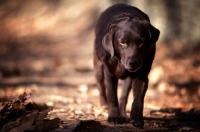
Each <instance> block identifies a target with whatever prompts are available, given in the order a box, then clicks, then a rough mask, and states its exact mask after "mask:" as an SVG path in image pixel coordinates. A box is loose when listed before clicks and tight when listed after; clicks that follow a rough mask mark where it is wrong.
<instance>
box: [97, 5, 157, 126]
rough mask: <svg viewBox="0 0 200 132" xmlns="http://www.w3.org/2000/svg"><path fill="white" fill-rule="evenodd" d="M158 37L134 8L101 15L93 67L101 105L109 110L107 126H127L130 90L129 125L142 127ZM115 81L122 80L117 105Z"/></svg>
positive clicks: (112, 9) (113, 9) (119, 8)
mask: <svg viewBox="0 0 200 132" xmlns="http://www.w3.org/2000/svg"><path fill="white" fill-rule="evenodd" d="M159 34H160V32H159V30H158V29H156V28H155V27H153V26H152V25H151V24H150V20H149V18H148V16H147V15H146V14H145V13H143V12H142V11H140V10H139V9H137V8H136V7H132V6H128V5H125V4H116V5H114V6H111V7H109V8H108V9H106V10H105V11H104V12H103V13H102V14H101V15H100V18H99V20H98V22H97V25H96V28H95V36H96V38H95V45H94V67H95V72H96V74H95V75H96V79H97V86H98V88H99V91H100V104H101V105H102V106H108V114H109V117H108V121H109V122H110V123H112V124H118V123H124V122H126V119H127V118H126V112H125V108H126V103H127V98H128V94H129V92H130V89H131V88H132V89H133V96H134V101H133V103H132V109H131V115H130V119H131V121H130V122H131V123H132V124H133V125H134V126H136V127H143V125H144V123H143V103H144V96H145V93H146V90H147V87H148V74H149V72H150V70H151V65H152V62H153V59H154V55H155V49H156V48H155V43H156V41H157V40H158V37H159ZM118 78H119V79H124V85H123V92H122V95H121V98H120V102H119V103H118V98H117V85H118ZM104 82H105V84H104Z"/></svg>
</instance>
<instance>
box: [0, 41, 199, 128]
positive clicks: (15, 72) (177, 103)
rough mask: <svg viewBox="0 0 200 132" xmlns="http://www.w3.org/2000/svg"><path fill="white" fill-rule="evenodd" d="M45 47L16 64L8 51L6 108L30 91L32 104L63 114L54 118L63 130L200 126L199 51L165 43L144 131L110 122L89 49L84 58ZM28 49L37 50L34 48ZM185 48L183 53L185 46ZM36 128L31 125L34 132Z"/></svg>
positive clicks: (1, 93)
mask: <svg viewBox="0 0 200 132" xmlns="http://www.w3.org/2000/svg"><path fill="white" fill-rule="evenodd" d="M42 46H43V47H40V46H38V45H37V49H38V50H39V49H42V50H44V51H45V50H47V49H46V48H48V50H47V51H48V52H47V53H45V52H39V53H37V56H34V57H33V56H32V55H29V56H28V55H27V56H24V55H21V56H20V54H18V58H20V57H21V58H20V59H15V60H14V62H13V61H10V62H9V61H8V60H9V59H10V60H11V59H13V58H9V55H7V57H8V59H1V67H3V68H4V69H3V68H2V69H3V70H2V71H1V82H0V86H1V89H0V101H1V105H2V106H1V109H2V108H3V106H4V107H5V102H8V101H11V100H13V99H16V98H17V97H18V96H19V95H23V93H24V92H26V93H27V94H29V93H30V94H31V95H30V98H28V102H31V103H36V104H38V105H41V104H45V105H46V108H52V109H51V110H48V112H47V113H48V114H46V117H45V118H48V119H55V118H56V119H57V118H59V122H57V121H55V122H54V124H55V123H57V124H59V125H58V126H57V127H55V128H52V130H54V131H58V132H59V131H72V130H75V131H109V132H110V131H113V132H114V131H119V132H120V131H155V130H161V131H199V130H200V125H199V117H200V111H199V108H200V107H199V106H200V102H199V96H200V90H199V80H198V79H199V78H198V76H197V74H198V73H199V72H200V70H199V62H200V59H199V53H198V52H195V51H193V52H188V53H187V55H185V56H182V55H180V54H179V51H180V50H179V49H178V48H177V50H176V51H175V50H174V51H173V49H176V48H172V49H167V48H166V45H164V44H160V45H158V46H157V54H156V58H155V61H154V64H153V66H152V71H151V73H150V75H149V79H150V85H149V89H148V91H147V93H146V96H145V104H144V122H145V124H144V128H143V129H137V128H135V127H133V126H132V125H131V124H130V123H127V124H122V125H111V124H109V123H107V122H106V119H107V116H108V114H107V110H105V109H102V108H101V107H100V106H99V95H98V94H99V93H98V90H97V87H96V83H95V79H94V73H93V67H92V55H91V56H90V55H87V54H89V53H87V52H86V53H85V54H86V55H85V56H82V58H81V56H79V54H78V53H76V54H74V52H76V51H74V50H75V49H74V50H73V51H72V49H71V48H69V49H67V50H66V49H65V50H66V52H62V53H64V55H60V54H56V53H55V55H53V56H51V57H48V54H49V52H51V53H54V52H55V49H54V46H51V44H48V46H46V47H45V46H44V45H42ZM59 46H63V45H62V44H59V43H57V46H56V48H58V49H62V48H61V47H60V48H59ZM24 47H25V46H24ZM25 48H26V50H30V51H29V52H31V49H28V48H27V47H25ZM79 48H80V49H82V51H84V49H85V51H87V50H88V49H92V48H85V46H83V47H82V46H80V47H79ZM34 50H35V49H34ZM181 50H182V51H183V50H184V48H181ZM34 52H35V51H34ZM79 52H80V51H79ZM171 52H174V55H171ZM20 53H21V52H20ZM90 53H91V52H90ZM175 53H176V54H175ZM11 54H12V53H10V55H11ZM46 56H47V57H46ZM68 56H70V57H68ZM71 56H72V57H71ZM43 57H44V58H43ZM80 58H81V59H80ZM57 59H60V60H57ZM10 63H14V64H15V65H14V64H10ZM52 63H53V64H52ZM13 65H14V66H13ZM12 66H13V67H14V68H13V67H12ZM31 66H32V67H31ZM31 70H32V71H31ZM185 71H187V72H185ZM118 92H119V94H120V92H121V82H120V83H119V90H118ZM132 99H133V97H132V94H130V95H129V102H128V105H127V115H129V113H130V107H131V102H132ZM34 110H35V109H34ZM44 111H45V110H43V112H44ZM45 112H46V111H45ZM31 113H33V111H31ZM41 113H42V112H41ZM1 114H2V113H1ZM29 114H30V111H29ZM25 117H26V116H25ZM20 120H22V121H23V118H22V117H21V118H20ZM18 121H19V119H18ZM29 121H30V120H28V121H27V122H29ZM22 124H23V123H22ZM11 126H12V125H11ZM2 127H3V126H1V129H2ZM18 128H20V129H21V127H20V125H17V126H15V127H14V126H12V127H11V128H10V127H9V129H11V130H13V131H16V130H20V129H18ZM36 128H37V127H35V128H34V129H36ZM26 129H29V128H26ZM34 129H33V128H30V130H34ZM37 129H38V128H37ZM42 129H43V128H42ZM3 130H4V129H3Z"/></svg>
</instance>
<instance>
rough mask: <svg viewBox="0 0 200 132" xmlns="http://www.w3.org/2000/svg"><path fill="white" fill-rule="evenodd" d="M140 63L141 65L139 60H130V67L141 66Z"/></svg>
mask: <svg viewBox="0 0 200 132" xmlns="http://www.w3.org/2000/svg"><path fill="white" fill-rule="evenodd" d="M139 63H140V61H139V59H130V61H129V65H130V66H137V65H139Z"/></svg>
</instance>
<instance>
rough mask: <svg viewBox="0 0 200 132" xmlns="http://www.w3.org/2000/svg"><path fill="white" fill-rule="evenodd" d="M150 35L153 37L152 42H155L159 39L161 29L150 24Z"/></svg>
mask: <svg viewBox="0 0 200 132" xmlns="http://www.w3.org/2000/svg"><path fill="white" fill-rule="evenodd" d="M149 25H150V26H149V35H150V39H151V43H152V44H155V43H156V42H157V41H158V38H159V35H160V31H159V30H158V29H157V28H155V27H154V26H152V25H151V24H149Z"/></svg>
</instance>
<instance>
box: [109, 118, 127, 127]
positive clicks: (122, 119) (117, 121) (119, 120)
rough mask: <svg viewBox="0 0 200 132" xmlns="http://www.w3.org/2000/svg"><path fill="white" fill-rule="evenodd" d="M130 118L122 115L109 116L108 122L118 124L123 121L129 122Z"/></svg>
mask: <svg viewBox="0 0 200 132" xmlns="http://www.w3.org/2000/svg"><path fill="white" fill-rule="evenodd" d="M129 121H130V120H129V119H128V118H126V117H122V116H116V117H113V116H109V117H108V122H109V123H110V124H113V125H116V124H123V123H128V122H129Z"/></svg>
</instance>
